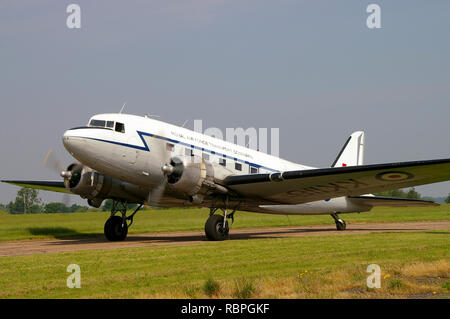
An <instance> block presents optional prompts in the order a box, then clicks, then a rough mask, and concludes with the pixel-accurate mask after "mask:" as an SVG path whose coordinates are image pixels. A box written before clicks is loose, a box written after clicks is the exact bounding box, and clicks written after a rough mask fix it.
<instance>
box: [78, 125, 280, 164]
mask: <svg viewBox="0 0 450 319" xmlns="http://www.w3.org/2000/svg"><path fill="white" fill-rule="evenodd" d="M80 129H81V128H80ZM136 132H137V133H138V135H139V137H140V139H141V141H142V143H143V144H144V146H138V145H132V144H127V143H121V142H114V141H109V140H103V139H99V138H93V137H85V138H87V139H90V140H95V141H100V142H105V143H110V144H115V145H119V146H124V147H129V148H134V149H137V150H141V151H145V152H150V148H149V147H148V144H147V142H146V141H145V139H144V136H148V137H153V138H157V139H160V140H164V141H167V142H170V143H174V144H179V145H183V146H186V147H189V148H193V149H196V150H200V151H202V152H206V153H209V154H211V155H218V156H222V157H223V158H228V159H231V160H234V161H236V162H240V163H243V164H248V165H250V166H253V167H255V168H262V169H267V170H269V171H273V172H279V170H276V169H273V168H269V167H265V166H262V165H259V164H256V163H252V162H249V161H245V160H241V159H238V158H236V157H232V156H228V155H226V154H223V153H218V152H215V151H211V150H208V149H206V148H202V147H198V146H195V145H192V144H188V143H184V142H181V141H177V140H174V139H171V138H167V137H164V136H158V135H155V134H150V133H146V132H141V131H136Z"/></svg>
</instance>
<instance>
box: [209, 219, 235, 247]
mask: <svg viewBox="0 0 450 319" xmlns="http://www.w3.org/2000/svg"><path fill="white" fill-rule="evenodd" d="M229 231H230V229H229V226H228V221H227V222H226V224H225V228H224V227H223V216H221V215H212V216H210V217H209V218H208V220H207V221H206V224H205V234H206V237H207V238H208V239H209V240H213V241H220V240H226V239H228V233H229Z"/></svg>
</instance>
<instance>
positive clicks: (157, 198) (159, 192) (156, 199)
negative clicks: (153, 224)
mask: <svg viewBox="0 0 450 319" xmlns="http://www.w3.org/2000/svg"><path fill="white" fill-rule="evenodd" d="M166 185H167V182H166V178H165V177H164V179H163V180H162V181H161V183H159V185H158V186H156V187H155V188H154V189H152V190H151V191H150V192H149V193H148V198H147V204H148V205H150V206H158V205H159V203H160V202H161V198H162V196H163V194H164V191H165V190H166Z"/></svg>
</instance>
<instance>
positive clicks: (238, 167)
mask: <svg viewBox="0 0 450 319" xmlns="http://www.w3.org/2000/svg"><path fill="white" fill-rule="evenodd" d="M234 168H235V169H237V170H238V171H242V164H241V163H234Z"/></svg>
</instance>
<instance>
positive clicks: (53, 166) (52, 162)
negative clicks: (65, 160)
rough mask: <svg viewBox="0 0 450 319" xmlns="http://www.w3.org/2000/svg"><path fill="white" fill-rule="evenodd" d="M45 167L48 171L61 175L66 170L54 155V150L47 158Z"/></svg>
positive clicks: (51, 150) (49, 152) (50, 151)
mask: <svg viewBox="0 0 450 319" xmlns="http://www.w3.org/2000/svg"><path fill="white" fill-rule="evenodd" d="M42 166H44V167H47V168H48V169H50V170H52V171H55V172H57V173H58V174H60V173H61V172H62V171H63V170H64V166H63V165H62V164H61V161H60V160H59V159H58V158H57V157H56V156H55V155H54V153H53V149H50V150H49V151H48V153H47V155H46V156H45V159H44V163H43V165H42Z"/></svg>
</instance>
